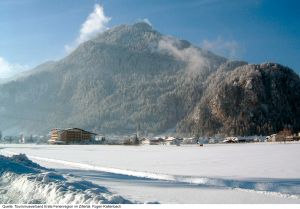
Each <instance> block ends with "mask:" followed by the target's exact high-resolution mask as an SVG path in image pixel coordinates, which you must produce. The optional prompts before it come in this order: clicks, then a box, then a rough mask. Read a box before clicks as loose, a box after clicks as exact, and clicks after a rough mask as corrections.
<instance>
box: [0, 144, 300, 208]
mask: <svg viewBox="0 0 300 209" xmlns="http://www.w3.org/2000/svg"><path fill="white" fill-rule="evenodd" d="M1 148H2V149H0V152H1V154H3V155H12V154H16V153H25V154H26V155H28V157H29V158H30V159H31V160H33V161H35V162H38V163H39V164H40V165H42V166H46V167H50V168H55V169H56V170H57V171H59V172H61V173H62V174H73V175H75V176H78V177H80V178H83V179H84V180H88V181H92V182H94V183H96V184H99V185H103V186H105V187H107V188H109V189H110V190H111V191H113V192H115V193H117V194H119V195H122V196H123V197H126V198H129V199H132V200H138V201H142V202H147V201H158V202H161V203H300V162H299V160H298V159H299V157H300V153H299V151H300V144H299V143H291V144H289V143H287V144H279V143H253V144H215V145H204V147H200V146H196V145H192V146H180V147H177V146H155V145H153V146H108V145H1Z"/></svg>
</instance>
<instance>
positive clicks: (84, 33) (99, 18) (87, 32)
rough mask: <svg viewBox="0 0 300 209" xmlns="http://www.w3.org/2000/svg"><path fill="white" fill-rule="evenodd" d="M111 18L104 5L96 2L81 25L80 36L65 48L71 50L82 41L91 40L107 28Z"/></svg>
mask: <svg viewBox="0 0 300 209" xmlns="http://www.w3.org/2000/svg"><path fill="white" fill-rule="evenodd" d="M110 20H111V18H110V17H106V16H105V14H104V9H103V7H102V6H101V5H100V4H95V6H94V10H93V12H92V13H90V14H89V16H88V17H87V19H86V20H85V22H84V23H83V24H82V25H81V29H80V32H79V36H78V37H77V39H76V40H75V42H74V43H73V44H71V45H65V50H66V51H67V52H71V51H72V50H73V49H74V48H76V47H77V46H78V45H79V44H81V43H82V42H85V41H87V40H90V39H92V38H94V37H96V36H97V35H98V34H99V33H101V32H103V31H105V30H107V29H108V27H107V23H108V22H109V21H110Z"/></svg>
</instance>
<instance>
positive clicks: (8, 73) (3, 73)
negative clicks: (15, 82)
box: [0, 57, 29, 79]
mask: <svg viewBox="0 0 300 209" xmlns="http://www.w3.org/2000/svg"><path fill="white" fill-rule="evenodd" d="M28 68H29V67H28V66H26V65H20V64H15V63H9V62H8V61H6V60H5V59H4V58H3V57H0V79H7V78H11V77H13V76H15V75H17V74H18V73H21V72H23V71H25V70H28Z"/></svg>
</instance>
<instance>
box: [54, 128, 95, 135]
mask: <svg viewBox="0 0 300 209" xmlns="http://www.w3.org/2000/svg"><path fill="white" fill-rule="evenodd" d="M52 130H53V129H52ZM54 130H57V131H59V132H63V131H83V132H86V133H89V134H92V135H97V134H95V133H93V132H89V131H86V130H83V129H81V128H66V129H58V128H55V129H54Z"/></svg>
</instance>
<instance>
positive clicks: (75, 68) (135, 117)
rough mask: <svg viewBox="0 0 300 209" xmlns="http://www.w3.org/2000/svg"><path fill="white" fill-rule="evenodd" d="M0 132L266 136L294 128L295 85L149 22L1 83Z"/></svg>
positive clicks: (286, 74)
mask: <svg viewBox="0 0 300 209" xmlns="http://www.w3.org/2000/svg"><path fill="white" fill-rule="evenodd" d="M0 101H1V104H0V118H1V120H0V130H3V131H6V132H8V133H10V132H11V133H21V132H22V133H48V132H49V130H50V129H51V128H55V127H58V128H66V127H80V128H85V129H88V130H91V131H95V132H98V133H104V134H108V133H114V134H124V133H132V132H134V131H135V130H136V128H137V126H138V124H140V127H141V129H142V131H144V132H147V133H162V132H165V131H166V130H168V129H176V131H177V132H178V133H179V134H186V135H214V134H223V135H230V134H240V135H245V134H247V135H250V134H270V133H273V132H276V131H279V130H281V129H282V128H283V127H286V126H289V127H291V128H293V129H294V130H295V131H296V130H300V79H299V76H298V75H297V74H296V73H294V72H293V71H292V70H291V69H289V68H287V67H284V66H281V65H279V64H273V63H266V64H260V65H253V64H251V65H250V64H247V63H246V62H242V61H229V60H227V59H226V58H224V57H220V56H217V55H215V54H213V53H211V52H209V51H205V50H202V49H200V48H198V47H196V46H193V45H192V44H191V43H189V42H188V41H185V40H178V39H176V38H174V37H170V36H165V35H163V34H161V33H159V32H157V31H155V30H154V29H153V28H152V27H151V26H150V25H148V24H146V23H137V24H134V25H121V26H117V27H114V28H112V29H110V30H107V31H106V32H104V33H102V34H100V35H99V36H98V37H96V38H95V39H92V40H89V41H87V42H84V43H82V44H81V45H80V46H79V47H78V48H77V49H75V50H74V51H73V52H72V53H71V54H69V55H68V56H66V57H65V58H63V59H61V60H59V61H55V62H54V61H53V62H47V63H44V64H42V65H40V66H37V67H36V68H35V69H33V70H31V71H29V72H27V73H26V74H23V75H22V76H21V77H19V78H18V79H16V80H14V81H10V82H7V83H5V84H1V85H0Z"/></svg>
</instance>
